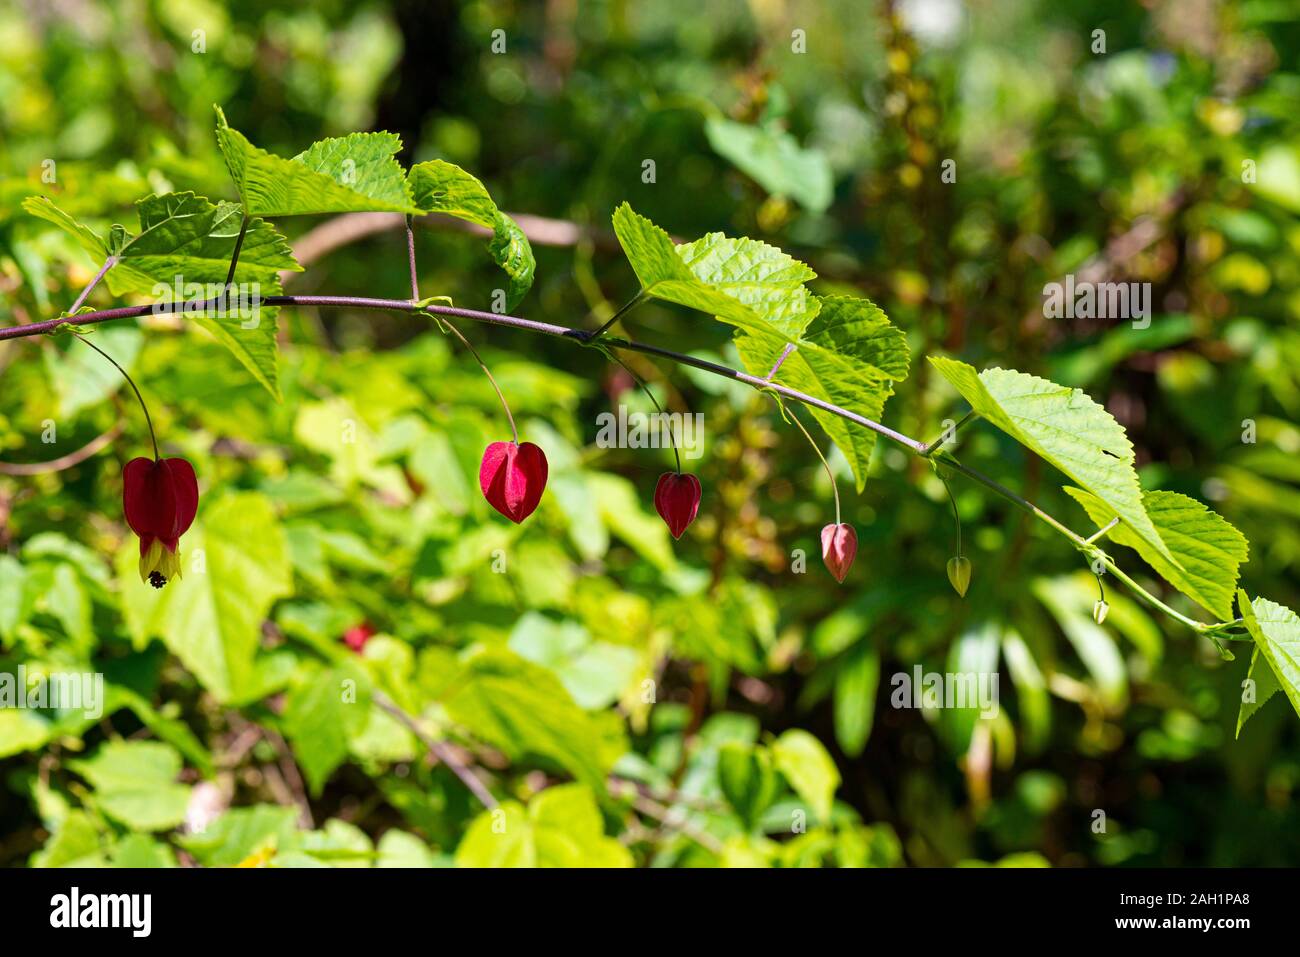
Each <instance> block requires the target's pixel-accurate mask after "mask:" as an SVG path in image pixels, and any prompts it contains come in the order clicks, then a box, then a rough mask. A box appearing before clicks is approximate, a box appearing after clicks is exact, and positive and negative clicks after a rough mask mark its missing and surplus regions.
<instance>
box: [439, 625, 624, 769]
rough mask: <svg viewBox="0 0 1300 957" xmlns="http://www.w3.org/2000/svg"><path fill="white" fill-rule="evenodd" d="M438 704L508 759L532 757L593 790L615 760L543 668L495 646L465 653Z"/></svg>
mask: <svg viewBox="0 0 1300 957" xmlns="http://www.w3.org/2000/svg"><path fill="white" fill-rule="evenodd" d="M453 688H454V691H453V693H452V694H451V695H450V696H449V697H447V698H446V699H444V701H443V704H444V705H445V706H446V708H447V712H448V714H450V715H451V718H452V720H453V721H455V722H457V723H458V724H461V725H464V726H465V727H466V728H468V729H469V730H470V731H471V732H472V733H473V734H475V735H477V736H478V737H480V738H482V739H483V740H484V741H486V742H488V743H489V744H491V745H493V746H494V747H497V748H500V749H501V750H502V751H504V752H506V753H507V754H508V755H510V756H512V757H516V758H518V757H523V756H524V755H526V754H530V753H531V754H536V755H541V756H543V757H547V758H550V759H551V760H553V761H555V762H556V763H558V764H559V765H561V766H562V767H564V768H566V769H568V770H569V771H570V772H571V773H572V774H573V776H574V777H575V778H577V779H578V780H580V781H582V782H584V783H586V784H588V785H590V786H591V787H592V788H594V789H596V790H603V789H604V782H605V776H606V775H607V774H608V773H609V770H610V768H611V767H612V765H613V761H614V760H615V759H616V758H617V757H619V755H618V754H615V753H614V751H616V750H621V748H619V747H610V746H609V744H608V743H607V739H606V735H605V732H604V728H603V727H602V726H601V725H600V723H599V722H598V721H597V720H596V719H595V718H594V717H593V716H591V715H588V714H587V712H585V711H583V710H582V709H581V708H579V707H578V706H577V705H576V704H575V703H574V701H573V699H572V698H571V697H569V693H568V692H567V691H565V690H564V686H563V685H562V684H561V683H560V680H559V679H558V678H557V677H556V676H555V675H554V674H553V673H552V672H551V671H549V670H548V669H546V668H543V667H542V666H541V665H535V664H533V663H532V662H530V661H527V660H525V659H523V658H521V657H519V656H518V655H516V654H514V653H512V652H510V651H507V650H505V649H501V648H483V649H480V650H478V651H476V652H473V653H471V655H470V657H469V658H468V660H467V661H466V662H465V663H464V668H463V671H462V672H461V674H460V675H458V676H457V678H456V680H455V681H454V683H453Z"/></svg>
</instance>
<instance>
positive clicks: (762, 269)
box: [613, 203, 816, 336]
mask: <svg viewBox="0 0 1300 957" xmlns="http://www.w3.org/2000/svg"><path fill="white" fill-rule="evenodd" d="M613 221H614V232H615V234H616V235H617V236H618V241H619V244H620V245H621V246H622V247H623V252H624V254H625V255H626V256H627V258H628V262H629V263H631V265H632V269H633V271H634V272H635V273H636V275H637V279H639V280H640V282H641V289H642V293H643V294H644V295H647V296H653V297H654V298H656V299H662V300H664V301H666V302H675V303H677V304H678V305H681V306H687V307H689V308H691V309H698V310H700V311H701V312H707V313H710V314H711V315H713V316H716V317H717V318H718V319H720V320H722V321H723V322H726V323H729V324H731V325H734V326H738V327H740V328H742V329H746V330H752V331H758V332H767V333H772V334H778V335H784V336H798V334H799V333H800V332H801V331H802V330H803V328H804V327H806V326H807V324H808V322H809V320H811V319H812V317H813V316H814V315H816V301H815V300H813V299H812V298H811V297H810V296H809V295H808V291H807V290H806V289H805V288H804V286H803V283H804V282H806V281H807V280H809V279H812V278H814V277H815V276H816V273H814V272H813V271H812V270H811V269H809V268H808V267H807V266H805V265H804V264H803V263H801V262H799V261H798V260H796V259H792V258H790V257H789V256H787V255H786V254H785V253H783V252H781V250H779V249H776V248H774V247H772V246H768V245H767V244H765V243H760V242H758V241H757V240H753V239H729V238H727V237H726V236H724V235H722V234H721V233H710V234H709V235H708V236H705V237H703V238H701V239H699V240H696V241H695V242H693V243H687V244H686V245H684V246H680V247H679V246H676V245H674V243H673V241H672V239H671V238H669V236H668V234H667V233H666V232H664V231H663V230H662V229H660V228H659V227H658V226H656V225H655V224H654V223H652V222H651V221H650V220H648V219H646V218H645V217H644V216H641V215H639V214H638V213H636V212H635V211H634V210H633V209H632V207H631V206H629V205H628V204H627V203H623V204H622V205H621V206H619V207H618V209H616V210H614V217H613Z"/></svg>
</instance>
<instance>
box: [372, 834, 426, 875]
mask: <svg viewBox="0 0 1300 957" xmlns="http://www.w3.org/2000/svg"><path fill="white" fill-rule="evenodd" d="M375 850H376V851H378V852H379V860H377V861H376V862H375V867H402V868H405V867H437V866H438V859H437V857H435V856H434V853H433V851H431V850H430V849H429V845H427V844H425V843H424V841H422V840H420V839H419V838H418V837H416V836H415V835H414V834H411V833H408V832H407V831H399V830H397V829H396V828H393V829H392V830H388V831H385V832H384V836H383V837H381V838H380V839H379V845H378V846H377V847H376V848H375Z"/></svg>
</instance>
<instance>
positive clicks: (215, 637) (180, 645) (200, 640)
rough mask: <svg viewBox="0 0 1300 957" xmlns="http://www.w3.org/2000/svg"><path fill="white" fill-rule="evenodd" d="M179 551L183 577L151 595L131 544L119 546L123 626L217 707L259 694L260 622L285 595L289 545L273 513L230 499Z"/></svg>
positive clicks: (214, 508)
mask: <svg viewBox="0 0 1300 957" xmlns="http://www.w3.org/2000/svg"><path fill="white" fill-rule="evenodd" d="M181 550H182V557H181V565H182V571H183V577H182V578H180V579H179V580H177V581H173V582H169V583H168V584H167V585H166V587H164V588H162V589H161V590H155V589H153V588H150V587H149V586H148V585H146V584H144V583H142V582H141V581H140V576H139V573H138V570H137V567H136V565H137V562H138V559H139V547H138V545H137V543H136V542H135V540H134V539H132V540H131V541H129V542H128V543H127V544H126V545H125V546H124V548H123V550H122V552H121V553H120V554H119V556H118V563H117V569H118V578H119V582H120V587H121V588H122V606H123V612H124V614H125V617H126V620H127V623H128V625H129V627H130V629H131V632H132V634H133V635H134V636H135V638H136V640H137V642H139V643H143V642H144V641H145V640H147V639H148V638H149V637H153V636H157V637H159V638H161V639H162V640H163V642H164V643H165V644H166V645H167V647H168V648H169V649H171V651H172V652H173V653H174V654H176V656H177V657H179V658H180V659H181V661H182V662H183V663H184V664H185V666H186V667H187V668H189V669H190V670H191V671H192V672H194V674H195V675H196V676H197V677H198V679H199V681H200V682H202V684H203V686H204V687H205V688H207V690H208V691H210V692H212V694H213V696H214V697H216V699H217V700H218V701H221V702H223V703H236V702H238V701H242V700H245V696H246V695H250V694H251V695H255V694H256V693H257V691H258V690H259V688H258V682H257V675H256V671H255V668H254V657H255V655H256V653H257V648H258V645H259V644H260V642H261V635H262V622H263V621H264V620H265V619H266V615H267V612H268V611H270V608H271V605H272V604H274V602H275V600H276V599H277V598H281V597H284V596H285V595H288V594H289V593H290V585H291V576H290V569H289V556H288V546H287V544H286V543H285V537H284V532H283V530H282V529H281V528H280V524H279V522H278V520H277V518H276V515H275V510H274V509H273V508H272V507H271V503H270V501H269V500H268V499H267V498H266V497H265V496H262V495H260V494H257V493H252V492H243V493H238V494H234V495H228V496H226V497H224V498H221V499H219V500H217V501H216V502H214V503H213V504H212V505H210V506H208V507H207V508H206V509H204V510H203V514H202V518H201V521H200V522H199V523H196V525H195V527H194V528H192V529H191V530H190V531H189V532H188V533H186V535H185V537H184V538H182V539H181ZM200 550H202V555H203V563H202V566H200V567H198V568H196V567H195V566H196V562H195V561H194V557H195V556H196V555H197V554H198V553H199V552H200Z"/></svg>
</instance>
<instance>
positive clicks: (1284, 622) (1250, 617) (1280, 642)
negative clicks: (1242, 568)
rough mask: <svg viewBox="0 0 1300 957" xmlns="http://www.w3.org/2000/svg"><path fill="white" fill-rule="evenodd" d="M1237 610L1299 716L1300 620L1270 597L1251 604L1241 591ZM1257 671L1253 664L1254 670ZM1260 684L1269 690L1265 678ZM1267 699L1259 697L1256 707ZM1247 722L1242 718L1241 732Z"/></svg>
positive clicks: (1239, 591)
mask: <svg viewBox="0 0 1300 957" xmlns="http://www.w3.org/2000/svg"><path fill="white" fill-rule="evenodd" d="M1237 610H1238V611H1239V612H1240V613H1241V617H1242V620H1243V621H1244V622H1245V624H1246V630H1247V631H1249V632H1250V636H1251V637H1252V638H1254V639H1255V645H1256V647H1257V648H1258V649H1259V652H1260V654H1261V655H1263V656H1264V660H1265V661H1267V662H1268V666H1269V668H1271V669H1272V671H1273V676H1274V677H1275V678H1276V679H1277V683H1278V684H1279V685H1280V686H1281V688H1282V690H1283V691H1285V692H1286V696H1287V698H1289V699H1290V701H1291V707H1293V708H1294V709H1295V711H1296V714H1300V617H1297V616H1296V613H1295V612H1293V611H1292V610H1291V609H1290V608H1287V607H1286V606H1285V605H1278V604H1275V603H1274V602H1271V601H1269V600H1268V599H1266V598H1256V599H1255V601H1254V602H1251V601H1250V599H1249V598H1248V597H1247V596H1246V593H1245V592H1244V591H1242V590H1241V589H1237ZM1254 670H1255V669H1254V664H1253V663H1252V665H1251V671H1252V672H1253V671H1254ZM1259 685H1260V686H1261V687H1266V685H1265V682H1264V680H1263V678H1262V676H1261V678H1260V679H1259ZM1264 700H1265V699H1264V698H1259V700H1258V701H1257V702H1256V708H1258V706H1259V705H1260V704H1263V702H1264ZM1246 717H1249V715H1247V716H1246ZM1244 720H1245V719H1244V718H1241V717H1240V716H1238V719H1237V721H1238V724H1237V727H1238V731H1240V728H1241V722H1242V721H1244Z"/></svg>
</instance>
